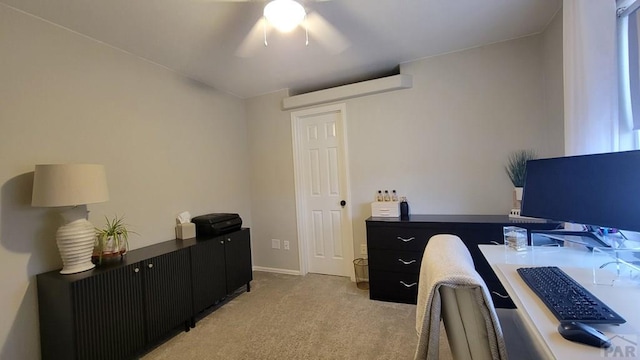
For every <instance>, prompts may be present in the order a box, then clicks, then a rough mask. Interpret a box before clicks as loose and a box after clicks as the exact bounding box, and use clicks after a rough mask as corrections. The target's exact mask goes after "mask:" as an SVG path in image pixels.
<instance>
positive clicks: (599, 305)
mask: <svg viewBox="0 0 640 360" xmlns="http://www.w3.org/2000/svg"><path fill="white" fill-rule="evenodd" d="M517 270H518V274H520V277H522V279H523V280H524V282H525V283H527V285H529V287H530V288H531V290H533V292H535V293H536V295H538V297H539V298H540V299H541V300H542V301H543V302H544V304H545V305H546V306H547V307H548V308H549V310H551V312H552V313H553V315H555V316H556V318H558V320H560V321H561V322H563V321H580V322H583V323H590V324H622V323H625V322H626V320H625V319H623V318H622V316H620V315H618V314H616V312H615V311H613V310H611V308H610V307H608V306H607V305H606V304H605V303H603V302H602V301H600V300H599V299H598V298H597V297H595V296H594V295H593V294H592V293H590V292H589V291H588V290H587V289H585V288H584V287H582V285H580V284H578V283H577V282H576V281H575V280H573V279H572V278H571V277H570V276H569V275H567V274H566V273H565V272H564V271H562V270H560V269H559V268H558V267H556V266H547V267H531V268H519V269H517Z"/></svg>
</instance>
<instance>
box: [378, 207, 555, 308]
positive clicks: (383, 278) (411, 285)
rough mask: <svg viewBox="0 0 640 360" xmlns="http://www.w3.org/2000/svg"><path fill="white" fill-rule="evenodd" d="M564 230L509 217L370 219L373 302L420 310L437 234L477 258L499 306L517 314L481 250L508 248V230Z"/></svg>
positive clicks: (429, 216) (477, 265) (440, 216)
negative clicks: (426, 260) (423, 273)
mask: <svg viewBox="0 0 640 360" xmlns="http://www.w3.org/2000/svg"><path fill="white" fill-rule="evenodd" d="M558 225H559V223H557V222H545V221H539V222H523V221H518V220H511V219H510V218H509V217H508V216H507V215H411V216H410V218H409V220H400V218H382V217H370V218H368V219H367V220H366V227H367V252H368V254H369V287H370V289H369V296H370V298H371V299H372V300H383V301H392V302H402V303H409V304H415V303H416V298H417V296H418V281H419V279H418V275H419V273H420V264H421V261H422V253H423V252H424V248H425V246H426V245H427V241H428V240H429V238H431V237H432V236H433V235H436V234H454V235H457V236H458V237H460V239H462V241H463V242H464V243H465V245H466V246H467V248H468V249H469V252H471V256H472V257H473V261H474V263H475V266H476V270H477V271H478V273H480V275H481V276H482V278H483V279H484V281H485V282H486V283H487V286H488V287H489V290H490V291H491V296H492V297H493V302H494V305H495V306H496V307H501V308H513V307H515V305H514V304H513V302H512V301H511V299H509V297H508V295H507V293H506V291H505V289H504V287H503V286H502V284H501V283H500V281H499V280H498V278H497V277H496V275H495V273H494V272H493V270H492V269H491V266H490V265H489V263H488V262H487V260H486V259H485V258H484V256H482V253H481V252H480V250H479V248H478V245H480V244H492V243H499V244H502V243H503V234H502V228H503V226H518V227H522V228H525V229H528V230H533V229H536V230H550V229H555V228H557V227H558Z"/></svg>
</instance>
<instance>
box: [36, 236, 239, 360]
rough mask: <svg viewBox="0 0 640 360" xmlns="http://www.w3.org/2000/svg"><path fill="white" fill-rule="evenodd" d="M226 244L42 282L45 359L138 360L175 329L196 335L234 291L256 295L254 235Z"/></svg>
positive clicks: (161, 253) (168, 248)
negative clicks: (195, 327)
mask: <svg viewBox="0 0 640 360" xmlns="http://www.w3.org/2000/svg"><path fill="white" fill-rule="evenodd" d="M218 240H219V241H197V240H196V239H187V240H174V241H167V242H163V243H159V244H155V245H152V246H148V247H145V248H141V249H136V250H132V251H130V252H129V253H128V254H127V255H126V256H125V257H124V258H123V260H122V261H118V262H115V263H110V264H103V265H102V266H99V267H96V268H95V269H92V270H89V271H85V272H81V273H76V274H69V275H61V274H60V273H59V272H58V271H51V272H48V273H44V274H40V275H38V276H37V285H38V305H39V313H40V341H41V351H42V359H43V360H47V359H91V360H110V359H131V358H135V357H136V356H138V355H139V354H140V353H141V352H142V351H144V350H145V349H146V348H148V347H150V346H152V345H154V344H155V343H156V342H157V341H158V340H160V339H162V337H163V336H165V335H167V334H168V333H170V331H172V330H173V329H176V328H178V327H181V326H186V327H187V329H188V325H190V324H193V319H194V316H195V313H196V312H197V311H199V310H201V309H199V307H201V306H205V307H206V306H208V305H206V304H208V302H209V301H211V300H210V299H214V300H213V301H214V302H215V299H221V298H223V297H224V296H225V295H226V294H227V292H228V290H227V289H228V287H229V286H235V284H238V283H240V285H238V286H237V287H236V288H235V289H233V290H236V289H237V288H238V287H240V286H242V285H244V284H246V285H247V289H248V288H249V282H250V281H251V280H252V275H251V248H250V244H249V242H250V236H249V229H242V230H240V231H237V232H235V233H232V234H229V235H225V236H223V237H219V238H218ZM197 264H200V265H202V264H213V265H212V266H209V267H206V269H207V270H206V271H203V270H202V269H203V268H204V267H202V266H197ZM235 271H238V274H232V273H233V272H235ZM229 279H231V280H229ZM229 284H231V285H229ZM202 294H207V295H206V296H205V300H202V297H201V295H202ZM196 304H197V306H196ZM202 304H205V305H202Z"/></svg>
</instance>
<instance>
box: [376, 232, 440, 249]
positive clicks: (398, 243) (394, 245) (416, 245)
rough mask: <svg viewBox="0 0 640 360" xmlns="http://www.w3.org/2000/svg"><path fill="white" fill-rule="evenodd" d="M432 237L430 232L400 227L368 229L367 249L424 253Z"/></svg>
mask: <svg viewBox="0 0 640 360" xmlns="http://www.w3.org/2000/svg"><path fill="white" fill-rule="evenodd" d="M431 235H433V234H432V233H431V232H428V231H422V230H420V229H403V228H400V227H379V228H375V229H368V230H367V247H368V248H369V249H389V250H400V251H415V252H420V253H422V252H423V251H424V248H425V246H427V240H429V238H430V237H431Z"/></svg>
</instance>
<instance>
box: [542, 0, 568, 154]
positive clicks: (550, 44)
mask: <svg viewBox="0 0 640 360" xmlns="http://www.w3.org/2000/svg"><path fill="white" fill-rule="evenodd" d="M542 44H543V49H542V55H543V63H544V65H543V66H544V68H543V69H544V70H543V75H544V108H545V110H546V116H545V119H546V121H547V123H548V126H549V130H550V131H549V134H548V136H549V137H548V143H549V144H548V145H549V146H551V148H550V150H549V153H550V154H555V155H558V156H560V155H564V76H563V63H562V9H560V10H559V11H558V13H557V14H556V15H555V16H554V18H553V19H552V21H551V23H549V25H548V26H547V29H546V31H545V32H544V33H543V34H542Z"/></svg>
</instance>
